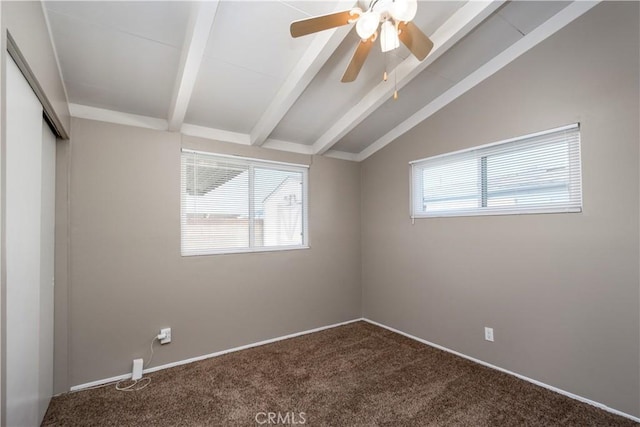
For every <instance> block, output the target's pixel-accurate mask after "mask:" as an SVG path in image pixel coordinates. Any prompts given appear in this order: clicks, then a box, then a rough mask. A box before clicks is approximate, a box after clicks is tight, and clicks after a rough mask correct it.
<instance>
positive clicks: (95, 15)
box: [45, 0, 584, 159]
mask: <svg viewBox="0 0 640 427" xmlns="http://www.w3.org/2000/svg"><path fill="white" fill-rule="evenodd" d="M571 3H572V2H568V1H567V2H557V1H535V2H534V1H511V2H505V3H503V2H500V1H499V2H478V1H472V2H465V1H420V3H419V7H418V14H417V16H416V18H415V20H414V21H415V23H416V24H417V25H418V26H419V27H420V28H421V29H422V30H423V31H424V32H425V33H426V34H427V35H428V36H429V37H431V39H432V40H433V41H434V44H435V46H434V49H433V51H432V52H431V54H430V55H429V56H428V57H427V58H426V59H425V60H424V61H423V62H422V63H420V62H419V61H417V60H416V59H415V58H414V57H413V56H412V55H411V54H410V53H409V51H408V50H407V49H406V48H405V47H404V46H401V47H400V48H399V49H397V50H396V51H393V52H391V54H387V55H384V54H382V53H381V52H380V50H379V48H376V47H374V48H373V49H372V52H371V54H370V55H369V57H368V58H367V61H366V62H365V64H364V67H363V69H362V71H361V72H360V75H359V76H358V78H357V79H356V81H355V82H353V83H346V84H345V83H341V82H340V79H341V76H342V73H343V72H344V69H345V68H346V66H347V64H348V62H349V60H350V57H351V55H352V52H353V50H354V48H355V46H356V44H357V43H358V37H357V35H356V34H355V32H354V31H353V29H351V28H350V27H349V26H345V27H341V28H339V29H336V30H328V31H324V32H321V33H318V34H317V35H310V36H306V37H301V38H297V39H293V38H292V37H291V36H290V35H289V24H290V23H291V21H294V20H298V19H303V18H306V17H309V16H314V15H318V14H325V13H331V12H332V11H335V10H345V9H349V8H351V7H352V6H353V5H355V4H356V2H355V1H347V0H339V1H328V0H325V1H319V0H317V1H309V0H306V1H275V0H273V1H272V0H263V1H229V0H227V1H220V2H209V3H208V4H206V5H203V4H202V3H199V2H166V1H158V2H155V1H153V2H133V1H131V2H129V1H114V2H101V1H70V2H60V1H47V2H45V11H46V13H47V16H48V21H49V25H50V28H51V33H52V37H53V41H54V45H55V47H56V50H57V54H58V59H59V62H60V67H61V71H62V75H63V79H64V83H65V86H66V89H67V93H68V97H69V102H70V103H71V104H72V105H71V107H72V108H71V111H72V114H74V115H77V116H81V117H90V118H96V119H103V120H109V121H118V120H119V119H118V117H121V118H122V120H121V121H122V122H123V123H124V122H126V123H130V122H131V120H127V117H129V118H130V117H133V116H131V115H137V116H145V117H146V118H152V119H153V120H152V119H148V120H147V119H145V117H143V118H136V121H137V122H138V123H141V124H143V125H145V126H149V127H159V128H162V127H164V128H169V123H172V121H173V122H176V123H177V127H176V128H175V130H181V131H182V132H183V133H192V134H194V133H195V134H199V135H204V136H209V137H212V138H216V139H222V140H227V141H230V142H237V143H244V144H255V145H264V146H265V147H271V148H278V149H285V150H290V151H297V152H303V153H310V154H311V153H314V154H324V153H327V154H328V155H334V156H338V157H343V158H350V159H361V158H362V157H363V155H364V154H363V153H371V152H372V151H373V150H374V149H375V147H377V146H379V145H380V144H381V142H380V141H382V140H385V138H386V139H389V138H390V137H389V135H397V134H398V129H403V128H407V126H408V125H407V123H408V118H411V116H414V118H413V121H415V120H416V119H415V117H416V116H415V115H416V114H418V113H419V114H424V113H423V112H424V111H425V108H426V109H428V107H429V106H430V105H432V103H434V102H436V103H438V105H440V104H442V102H443V101H442V100H443V99H444V98H451V96H450V95H451V94H452V93H453V92H455V93H458V92H460V86H461V85H465V86H466V85H467V84H466V82H467V81H469V80H470V79H472V77H473V76H475V74H474V73H476V74H477V72H478V70H479V69H480V68H481V67H483V66H485V64H487V63H489V62H490V61H492V60H494V61H495V60H496V59H494V58H497V57H498V56H499V55H500V54H501V53H502V52H505V50H506V49H507V48H510V47H512V49H515V48H514V47H513V46H516V44H517V42H519V41H521V40H522V39H524V38H526V37H528V36H529V34H530V33H532V31H534V30H535V29H536V28H538V27H539V26H541V24H543V23H545V22H546V21H548V20H549V19H550V18H552V17H554V15H556V14H558V12H560V11H562V10H563V9H565V8H567V6H568V5H570V4H571ZM361 6H362V5H361ZM574 6H575V5H572V7H574ZM567 9H569V8H567ZM198 13H199V14H200V15H198ZM582 13H584V12H582ZM203 14H210V16H207V17H206V18H208V19H203ZM567 14H568V13H567ZM575 14H576V13H574V14H573V15H575ZM578 16H579V15H578ZM565 25H566V24H565ZM556 27H557V25H556ZM540 28H542V27H540ZM554 28H555V27H554ZM541 31H542V30H540V31H539V32H541ZM534 36H535V37H537V38H540V36H539V35H537V34H535V32H534V33H532V34H531V35H530V37H532V38H533V37H534ZM531 44H532V43H527V44H526V45H527V46H529V45H531ZM523 45H524V43H523ZM503 62H504V61H503ZM503 65H504V64H503ZM385 69H386V70H388V71H389V72H390V78H389V80H388V81H387V82H386V83H384V82H382V74H383V71H384V70H385ZM190 70H191V71H190ZM392 70H395V71H394V72H391V71H392ZM476 80H477V79H476ZM396 85H397V87H398V89H399V95H400V96H399V99H398V100H396V101H394V100H393V99H392V98H391V94H392V93H393V89H394V87H395V86H396ZM434 105H435V104H434ZM113 112H118V113H113ZM105 117H109V118H108V119H107V118H105ZM372 144H373V145H372ZM367 155H368V154H367Z"/></svg>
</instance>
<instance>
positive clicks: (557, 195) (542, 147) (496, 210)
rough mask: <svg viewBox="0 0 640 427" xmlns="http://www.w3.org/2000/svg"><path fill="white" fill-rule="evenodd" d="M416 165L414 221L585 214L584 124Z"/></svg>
mask: <svg viewBox="0 0 640 427" xmlns="http://www.w3.org/2000/svg"><path fill="white" fill-rule="evenodd" d="M410 165H411V186H412V189H411V193H412V197H411V199H412V201H411V216H412V217H434V216H462V215H497V214H518V213H546V212H581V211H582V182H581V173H580V127H579V125H578V124H573V125H569V126H564V127H562V128H557V129H552V130H548V131H544V132H539V133H536V134H533V135H527V136H524V137H519V138H514V139H511V140H508V141H502V142H498V143H494V144H490V145H486V146H482V147H476V148H472V149H469V150H464V151H458V152H454V153H449V154H443V155H440V156H435V157H430V158H427V159H423V160H417V161H414V162H411V163H410Z"/></svg>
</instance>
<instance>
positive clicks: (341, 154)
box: [323, 150, 358, 162]
mask: <svg viewBox="0 0 640 427" xmlns="http://www.w3.org/2000/svg"><path fill="white" fill-rule="evenodd" d="M323 155H324V156H325V157H332V158H334V159H340V160H349V161H352V162H357V161H358V154H356V153H349V152H346V151H339V150H329V151H326V152H325V153H324V154H323Z"/></svg>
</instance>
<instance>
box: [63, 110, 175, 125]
mask: <svg viewBox="0 0 640 427" xmlns="http://www.w3.org/2000/svg"><path fill="white" fill-rule="evenodd" d="M69 113H70V114H71V116H72V117H77V118H80V119H88V120H97V121H100V122H107V123H115V124H118V125H126V126H135V127H139V128H145V129H154V130H167V129H169V123H168V122H167V121H166V120H164V119H156V118H154V117H147V116H139V115H137V114H129V113H121V112H120V111H113V110H107V109H105V108H97V107H90V106H88V105H80V104H69Z"/></svg>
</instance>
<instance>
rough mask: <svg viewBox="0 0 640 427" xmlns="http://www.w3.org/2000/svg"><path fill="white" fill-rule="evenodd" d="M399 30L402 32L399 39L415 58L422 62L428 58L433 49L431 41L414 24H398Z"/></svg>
mask: <svg viewBox="0 0 640 427" xmlns="http://www.w3.org/2000/svg"><path fill="white" fill-rule="evenodd" d="M398 29H399V30H400V31H399V34H398V38H399V39H400V41H401V42H402V43H404V45H405V46H407V47H408V48H409V50H410V51H411V53H412V54H413V56H415V57H416V58H418V59H419V60H420V61H422V60H423V59H424V58H426V57H427V55H428V54H429V52H431V49H433V42H432V41H431V39H430V38H429V37H427V36H426V34H425V33H423V32H422V31H421V30H420V28H418V26H417V25H416V24H414V23H413V22H401V23H400V24H398Z"/></svg>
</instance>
